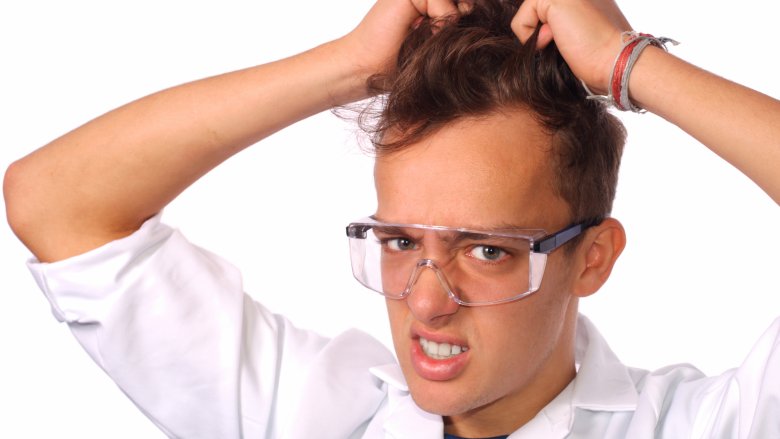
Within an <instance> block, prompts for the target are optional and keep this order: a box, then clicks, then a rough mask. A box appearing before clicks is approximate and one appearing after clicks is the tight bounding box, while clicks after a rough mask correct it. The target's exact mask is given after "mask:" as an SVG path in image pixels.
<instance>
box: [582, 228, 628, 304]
mask: <svg viewBox="0 0 780 439" xmlns="http://www.w3.org/2000/svg"><path fill="white" fill-rule="evenodd" d="M625 246H626V231H625V230H624V229H623V225H622V224H620V221H618V220H616V219H614V218H607V219H605V220H604V221H602V222H601V224H599V225H598V226H594V227H591V228H590V229H589V230H588V231H587V233H586V234H585V238H584V239H583V241H582V242H581V243H580V246H579V247H580V248H579V249H578V250H577V255H576V258H577V263H576V264H575V266H576V267H577V269H576V272H575V279H574V284H573V288H572V292H573V294H574V295H575V296H578V297H585V296H590V295H591V294H593V293H595V292H596V291H598V290H599V288H601V286H602V285H604V282H606V281H607V279H608V278H609V275H610V273H612V267H614V266H615V261H617V258H618V256H620V253H622V252H623V249H624V248H625Z"/></svg>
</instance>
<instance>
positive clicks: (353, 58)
mask: <svg viewBox="0 0 780 439" xmlns="http://www.w3.org/2000/svg"><path fill="white" fill-rule="evenodd" d="M466 4H467V3H466V2H463V1H461V2H460V3H458V4H456V2H454V1H452V0H379V1H377V2H376V3H375V4H374V6H373V7H372V8H371V10H370V11H369V12H368V14H366V16H365V17H364V18H363V20H362V21H361V22H360V24H359V25H358V26H357V27H356V28H355V29H354V30H353V31H352V32H350V33H348V34H347V35H345V36H344V37H342V38H340V39H339V40H337V41H336V42H334V43H335V44H337V45H338V46H339V47H340V50H341V51H342V53H343V54H344V59H345V60H348V62H349V63H350V68H352V69H353V72H354V74H356V75H357V77H358V78H359V79H360V80H361V81H362V82H363V83H365V79H366V78H368V77H369V76H371V75H373V74H381V73H387V72H389V71H390V70H391V69H393V68H394V66H395V61H396V58H397V56H398V50H399V49H400V47H401V44H402V43H403V41H404V39H405V38H406V36H407V35H408V34H409V31H410V29H411V28H412V27H413V26H414V25H415V23H416V22H417V21H418V20H420V19H422V18H425V17H428V18H431V19H434V20H437V19H443V20H448V19H452V20H457V18H458V17H459V15H460V13H461V12H460V11H459V7H460V8H461V9H463V8H465V6H464V5H466Z"/></svg>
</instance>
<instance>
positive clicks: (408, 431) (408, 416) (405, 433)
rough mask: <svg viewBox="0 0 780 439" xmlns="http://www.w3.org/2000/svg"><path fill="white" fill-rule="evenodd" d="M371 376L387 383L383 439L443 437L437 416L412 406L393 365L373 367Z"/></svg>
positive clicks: (407, 389) (402, 379)
mask: <svg viewBox="0 0 780 439" xmlns="http://www.w3.org/2000/svg"><path fill="white" fill-rule="evenodd" d="M371 373H372V374H374V375H375V376H377V377H378V378H380V379H381V380H383V381H384V382H385V383H387V388H388V392H387V405H388V411H389V413H388V414H387V416H386V417H385V421H384V425H383V428H384V431H385V438H387V439H391V438H392V439H409V438H415V439H441V438H442V437H443V436H444V423H443V421H442V418H441V416H439V415H434V414H432V413H428V412H426V411H424V410H422V409H421V408H420V407H418V406H417V404H415V402H414V400H413V399H412V395H411V394H410V393H409V387H408V386H407V385H406V380H405V379H404V377H403V373H402V372H401V368H400V367H399V366H398V365H397V364H390V365H387V366H381V367H374V368H372V369H371Z"/></svg>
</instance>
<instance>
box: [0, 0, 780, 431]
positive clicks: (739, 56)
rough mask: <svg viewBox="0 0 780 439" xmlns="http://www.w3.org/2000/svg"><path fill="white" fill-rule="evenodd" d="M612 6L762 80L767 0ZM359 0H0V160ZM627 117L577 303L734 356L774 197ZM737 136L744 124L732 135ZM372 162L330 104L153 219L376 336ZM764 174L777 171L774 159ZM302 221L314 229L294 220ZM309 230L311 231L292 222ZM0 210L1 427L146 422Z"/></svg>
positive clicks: (274, 300)
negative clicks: (42, 287) (362, 251)
mask: <svg viewBox="0 0 780 439" xmlns="http://www.w3.org/2000/svg"><path fill="white" fill-rule="evenodd" d="M735 5H736V4H735V3H734V2H727V1H722V0H718V1H705V0H695V1H687V2H679V1H673V0H659V1H654V2H629V3H627V4H626V5H624V11H625V13H626V15H627V16H628V17H629V19H630V20H631V22H632V24H633V25H634V27H635V28H636V29H638V30H641V31H646V32H652V33H654V34H656V35H665V36H671V37H675V38H676V39H678V40H680V41H682V42H683V45H681V46H679V47H677V48H674V49H673V51H674V53H676V54H677V55H679V56H681V57H683V58H685V59H688V60H690V61H692V62H694V63H696V64H698V65H700V66H702V67H704V68H707V69H709V70H712V71H715V72H717V73H719V74H721V75H723V76H725V77H728V78H731V79H734V80H737V81H738V82H741V83H743V84H746V85H748V86H751V87H753V88H756V89H758V90H761V91H763V92H764V93H767V94H769V95H772V96H775V97H778V96H780V82H778V80H777V77H778V70H779V69H778V66H777V64H776V63H777V47H776V44H775V32H774V30H775V29H776V28H777V19H778V17H780V14H779V13H780V8H778V4H777V2H762V1H759V0H748V1H744V2H740V3H739V5H738V7H736V6H735ZM369 6H370V1H367V0H366V1H357V0H348V1H345V0H341V1H338V2H321V1H311V0H303V1H297V2H269V1H264V0H253V1H249V0H227V1H222V2H216V1H184V0H175V1H173V0H169V1H152V0H137V1H135V2H115V1H114V2H112V1H105V0H102V1H97V0H93V1H89V0H70V1H67V2H58V1H53V0H27V1H24V2H3V4H2V6H0V60H1V61H0V62H1V63H2V68H0V166H2V168H1V169H5V167H6V166H7V165H8V164H9V163H10V162H11V161H12V160H14V159H16V158H19V157H21V156H23V155H24V154H27V153H29V152H31V151H32V150H34V149H35V148H37V147H39V146H41V145H43V144H45V143H47V142H48V141H50V140H51V139H53V138H55V137H57V136H59V135H61V134H62V133H64V132H66V131H67V130H69V129H72V128H73V127H75V126H77V125H79V124H81V123H83V122H85V121H87V120H89V119H91V118H93V117H95V116H97V115H99V114H101V113H103V112H105V111H107V110H109V109H111V108H113V107H116V106H118V105H120V104H122V103H125V102H127V101H129V100H131V99H134V98H137V97H140V96H142V95H145V94H148V93H151V92H153V91H156V90H158V89H161V88H164V87H167V86H171V85H175V84H177V83H181V82H184V81H188V80H192V79H196V78H200V77H203V76H207V75H212V74H216V73H219V72H223V71H227V70H233V69H238V68H241V67H245V66H250V65H253V64H259V63H263V62H267V61H271V60H274V59H278V58H280V57H284V56H288V55H291V54H294V53H296V52H298V51H301V50H304V49H306V48H309V47H312V46H313V45H316V44H318V43H321V42H325V41H327V40H329V39H332V38H335V37H338V36H340V35H341V34H343V33H345V32H346V31H348V30H349V29H351V28H352V26H354V24H356V23H357V22H358V21H359V19H360V17H362V15H363V14H364V13H365V11H366V10H367V9H368V8H369ZM623 119H624V120H625V122H626V124H627V126H628V128H629V133H630V134H629V143H628V147H627V149H626V152H625V157H624V161H623V168H622V172H621V182H620V185H619V191H618V196H617V200H616V204H615V210H614V216H615V217H617V218H619V219H620V220H621V221H622V222H623V223H624V224H625V226H626V229H627V232H628V236H629V241H628V247H627V249H626V251H625V253H624V255H623V256H622V257H621V260H620V261H619V262H618V264H617V267H616V270H615V272H614V274H613V276H612V279H611V280H610V281H609V282H608V284H607V285H606V286H605V287H604V288H603V289H602V291H600V292H599V293H598V294H597V295H595V296H594V297H592V298H589V299H587V300H585V301H584V302H583V304H582V309H583V311H584V312H585V313H587V314H588V315H589V316H590V317H591V318H592V319H593V320H594V321H595V322H596V324H597V325H598V326H599V327H600V329H601V330H602V332H603V333H604V334H605V336H606V338H607V339H608V340H609V341H610V343H611V345H612V347H613V348H614V350H615V351H616V352H617V354H618V355H619V356H620V357H621V359H622V360H624V362H626V363H628V364H630V365H636V366H641V367H645V368H657V367H660V366H662V365H665V364H669V363H677V362H690V363H693V364H695V365H697V366H698V367H700V368H701V369H702V370H703V371H705V372H706V373H708V374H715V373H719V372H722V371H723V370H725V369H727V368H729V367H734V366H737V365H739V363H740V361H741V359H742V358H743V357H744V356H745V354H746V353H747V352H748V350H749V349H750V347H751V345H752V343H753V342H754V341H755V340H756V339H757V338H758V337H759V335H760V334H761V332H762V331H763V330H764V329H765V328H766V327H768V326H769V324H770V323H771V322H772V320H773V319H774V318H775V316H776V315H777V313H778V309H779V308H780V306H779V305H780V282H779V281H778V279H777V272H778V269H780V264H778V261H780V258H778V253H777V252H778V249H779V248H780V232H779V231H778V228H779V227H778V226H780V209H778V206H777V205H776V204H775V203H773V202H772V201H771V200H770V199H769V197H768V196H766V195H765V194H764V193H763V192H761V191H760V190H758V189H757V188H756V187H755V186H754V185H753V184H752V183H751V182H750V181H749V180H748V179H747V178H745V177H744V176H742V175H741V174H739V173H738V172H737V171H736V170H734V169H731V168H730V167H729V166H728V165H727V164H726V163H725V162H723V161H722V160H720V159H719V158H717V157H716V156H714V154H712V153H710V152H709V151H708V150H706V149H705V148H704V147H702V146H700V145H699V144H697V143H696V142H695V141H693V140H692V139H690V138H689V137H687V136H686V135H685V134H684V133H682V132H681V131H679V130H678V129H677V128H675V127H673V126H670V125H668V124H666V123H665V122H664V121H662V120H660V119H659V118H657V117H656V116H653V115H644V116H635V115H627V116H625V117H623ZM749 134H750V133H745V135H749ZM371 165H372V164H371V160H370V159H369V158H367V157H364V156H363V155H362V154H361V153H360V152H359V151H358V149H357V147H356V134H355V132H354V129H353V127H352V126H351V125H350V124H349V123H346V122H343V121H340V120H338V119H336V118H335V117H334V116H332V115H331V114H329V113H325V114H321V115H318V116H316V117H313V118H311V119H309V120H307V121H304V122H302V123H299V124H298V125H296V126H295V127H293V128H291V129H289V130H287V131H284V132H282V133H279V134H277V135H274V136H272V137H271V138H269V139H267V140H265V141H264V142H262V143H261V144H260V145H258V146H256V147H254V148H251V149H249V150H247V151H245V152H243V153H241V154H239V155H238V156H236V157H235V158H233V159H231V160H230V161H228V162H227V163H226V164H225V165H223V166H222V167H220V168H219V169H217V170H216V171H215V172H213V173H212V174H210V175H208V176H207V177H205V178H203V179H202V180H201V181H200V182H198V183H196V184H195V185H194V186H193V187H192V188H191V189H190V190H189V191H187V192H186V193H185V194H184V195H182V196H181V197H180V198H179V199H178V200H176V201H175V202H174V203H173V204H172V205H171V206H170V207H169V208H168V210H167V211H166V221H167V222H169V223H171V224H173V225H175V226H177V227H179V228H181V229H182V230H183V231H184V233H185V234H186V235H187V236H188V237H189V238H190V239H191V240H192V241H194V242H196V243H198V244H200V245H202V246H204V247H206V248H209V249H211V250H213V251H215V252H216V253H218V254H221V255H222V256H224V257H225V258H227V259H228V260H230V261H232V262H233V263H234V264H235V265H237V266H238V267H239V268H240V269H241V270H242V271H243V273H244V279H245V288H246V290H247V291H248V292H250V293H251V294H252V295H253V296H254V297H256V298H258V299H260V300H262V301H263V302H264V303H266V304H267V305H268V306H269V307H270V308H271V309H273V310H275V311H277V312H281V313H284V314H286V315H287V316H289V317H290V318H291V319H293V321H295V322H297V323H298V324H299V325H300V326H303V327H310V328H316V329H317V330H319V331H320V332H322V333H325V334H335V333H338V332H339V331H341V330H343V329H345V328H347V327H351V326H358V327H361V328H363V329H365V330H367V331H369V332H371V333H373V334H375V335H376V336H377V337H380V338H381V339H382V340H385V341H387V340H389V337H388V334H387V330H386V328H385V325H386V319H385V316H384V308H383V301H382V299H381V298H380V297H378V296H376V297H375V296H373V295H371V294H370V293H369V292H367V291H364V290H362V289H361V288H360V287H359V286H358V285H357V283H356V282H355V281H354V280H352V279H351V276H350V273H349V263H348V253H347V245H346V242H345V238H344V236H343V227H344V225H346V223H348V222H349V221H350V220H354V219H357V218H358V217H362V216H364V215H367V214H370V213H372V212H373V209H374V207H375V206H374V198H373V187H372V180H371ZM778 172H780V170H778ZM312 225H314V227H312ZM304 226H305V229H306V230H307V231H308V233H311V231H316V232H315V233H316V234H317V235H318V236H316V239H311V238H308V237H306V238H301V237H298V236H297V234H296V231H297V230H301V229H302V228H304ZM28 256H29V255H28V252H27V251H26V249H24V247H22V246H21V244H19V242H18V241H17V240H16V239H15V238H14V237H13V235H12V234H11V232H10V230H9V228H8V227H7V226H6V225H4V224H3V225H0V258H2V259H1V260H0V262H2V264H1V265H0V266H2V271H1V272H0V316H2V317H1V318H0V348H1V349H2V358H0V437H15V438H17V437H18V438H33V437H34V438H40V437H64V438H76V437H79V438H104V437H112V438H140V437H144V438H151V437H161V436H162V435H161V434H160V433H159V432H158V431H157V430H156V429H155V428H154V426H152V425H151V423H149V422H148V421H147V420H146V419H145V418H144V417H143V415H141V414H140V412H138V411H137V410H136V409H135V407H134V406H133V405H132V403H131V402H129V400H127V398H126V397H125V396H124V395H123V394H122V393H121V392H120V391H119V390H117V389H116V387H115V386H114V385H113V383H112V382H111V381H110V380H109V379H108V378H107V377H106V376H105V375H104V374H103V373H102V372H101V371H100V370H99V369H98V368H97V367H96V366H95V365H94V364H92V363H91V360H89V359H88V358H87V356H86V355H85V354H84V352H83V351H82V350H81V348H80V347H79V346H78V344H77V343H76V342H75V341H74V340H73V339H72V338H71V336H70V334H69V331H68V328H67V327H66V326H65V325H62V324H58V323H57V322H56V321H55V319H54V318H53V317H52V316H51V314H50V312H49V308H48V305H47V303H46V301H45V299H44V297H43V295H42V294H40V293H39V291H38V290H37V288H36V286H35V284H34V282H33V280H32V277H31V276H30V275H29V273H28V272H27V270H26V268H25V267H24V261H25V259H26V258H27V257H28Z"/></svg>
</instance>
